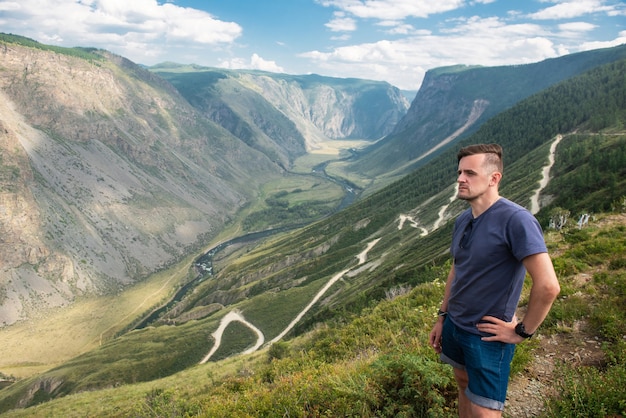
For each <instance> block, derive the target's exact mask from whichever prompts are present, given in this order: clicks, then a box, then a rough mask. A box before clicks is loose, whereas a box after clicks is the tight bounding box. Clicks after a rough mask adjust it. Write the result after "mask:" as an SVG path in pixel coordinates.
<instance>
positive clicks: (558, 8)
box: [529, 0, 613, 20]
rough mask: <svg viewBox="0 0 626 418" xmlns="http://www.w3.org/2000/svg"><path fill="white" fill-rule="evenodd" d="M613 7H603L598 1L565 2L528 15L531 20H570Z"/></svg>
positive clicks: (577, 0)
mask: <svg viewBox="0 0 626 418" xmlns="http://www.w3.org/2000/svg"><path fill="white" fill-rule="evenodd" d="M610 10H613V7H610V6H605V5H604V4H603V2H602V1H600V0H575V1H565V2H562V3H558V4H555V5H554V6H550V7H547V8H545V9H543V10H540V11H538V12H536V13H532V14H530V15H529V17H530V18H531V19H537V20H547V19H557V20H558V19H571V18H575V17H580V16H584V15H587V14H591V13H597V12H609V11H610Z"/></svg>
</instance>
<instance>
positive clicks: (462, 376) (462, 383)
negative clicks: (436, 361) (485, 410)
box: [453, 368, 469, 390]
mask: <svg viewBox="0 0 626 418" xmlns="http://www.w3.org/2000/svg"><path fill="white" fill-rule="evenodd" d="M453 370H454V378H455V379H456V384H457V385H458V386H459V388H460V389H461V390H465V388H467V385H468V382H469V379H468V377H467V371H465V370H463V369H457V368H454V369H453Z"/></svg>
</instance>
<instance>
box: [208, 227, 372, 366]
mask: <svg viewBox="0 0 626 418" xmlns="http://www.w3.org/2000/svg"><path fill="white" fill-rule="evenodd" d="M378 241H380V238H377V239H375V240H372V241H370V242H369V243H368V244H367V247H366V248H365V249H364V250H363V251H361V252H360V253H359V254H358V255H357V256H356V257H357V259H358V260H359V264H358V265H359V266H360V265H361V264H363V263H365V262H366V261H367V253H368V252H369V251H370V250H371V249H372V248H373V247H374V246H375V245H376V244H377V243H378ZM350 270H352V269H345V270H343V271H341V272H339V273H337V274H335V275H334V276H333V277H332V278H331V279H330V280H329V281H328V282H327V283H326V284H325V285H324V287H322V289H321V290H320V291H319V292H317V294H316V295H315V296H314V297H313V299H311V301H310V302H309V304H308V305H307V306H306V307H305V308H304V309H302V311H300V313H299V314H298V315H297V316H296V317H295V318H294V319H293V320H292V321H291V322H290V323H289V325H287V327H286V328H285V329H284V330H283V331H282V332H281V333H280V334H278V335H277V336H276V337H274V338H273V339H272V341H270V342H271V343H275V342H277V341H279V340H281V339H282V338H283V337H284V336H285V335H287V333H288V332H289V331H291V329H292V328H293V327H294V326H295V325H296V324H297V323H298V322H299V321H300V320H301V319H302V317H303V316H304V315H305V314H306V313H307V312H308V311H309V310H310V309H311V308H312V307H313V305H315V303H317V301H319V300H320V298H321V297H322V296H323V295H324V294H325V293H326V292H327V291H328V289H330V288H331V286H332V285H334V284H335V283H336V282H337V281H338V280H339V279H341V278H342V277H343V276H344V275H345V274H346V273H348V272H349V271H350ZM233 321H239V322H241V323H242V324H244V325H245V326H247V327H248V328H250V329H251V330H253V331H254V332H255V333H256V334H257V341H256V344H255V345H254V346H253V347H250V348H248V349H247V350H245V351H243V352H242V353H240V354H250V353H253V352H255V351H256V350H258V349H259V348H261V346H263V344H264V343H265V336H264V335H263V332H261V330H260V329H258V328H257V327H255V326H254V325H253V324H251V323H250V322H248V321H247V320H246V319H245V318H244V316H243V315H242V314H241V313H240V312H239V311H231V312H229V313H228V314H226V316H225V317H224V318H222V320H221V321H220V325H219V327H218V328H217V329H216V330H215V332H213V334H212V335H213V338H214V339H215V343H214V344H213V348H211V351H209V353H208V354H207V355H206V356H204V358H203V359H202V360H201V361H200V364H204V363H206V362H207V361H209V359H210V358H211V356H213V354H215V352H216V351H217V349H218V348H219V347H220V344H221V343H222V334H224V331H225V330H226V327H228V325H229V324H230V323H231V322H233Z"/></svg>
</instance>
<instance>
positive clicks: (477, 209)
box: [470, 193, 500, 218]
mask: <svg viewBox="0 0 626 418" xmlns="http://www.w3.org/2000/svg"><path fill="white" fill-rule="evenodd" d="M498 199H500V195H499V194H498V193H496V194H492V195H489V196H485V195H483V196H481V197H479V198H477V199H474V200H472V201H471V202H470V206H471V207H472V216H473V217H474V218H478V217H479V216H480V215H482V214H483V213H484V212H485V211H486V210H487V209H489V208H490V207H491V206H492V205H493V204H494V203H496V202H497V201H498Z"/></svg>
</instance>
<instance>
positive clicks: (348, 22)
mask: <svg viewBox="0 0 626 418" xmlns="http://www.w3.org/2000/svg"><path fill="white" fill-rule="evenodd" d="M325 26H326V27H327V28H329V29H330V30H331V31H333V32H352V31H355V30H356V21H355V20H354V19H353V18H351V17H346V16H345V14H344V13H341V12H335V13H334V17H333V19H332V20H331V21H330V22H328V23H326V25H325Z"/></svg>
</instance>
